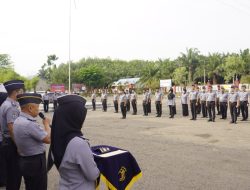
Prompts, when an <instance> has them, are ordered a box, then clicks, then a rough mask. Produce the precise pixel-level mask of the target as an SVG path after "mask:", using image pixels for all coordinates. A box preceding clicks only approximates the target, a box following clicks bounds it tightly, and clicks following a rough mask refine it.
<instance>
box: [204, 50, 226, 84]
mask: <svg viewBox="0 0 250 190" xmlns="http://www.w3.org/2000/svg"><path fill="white" fill-rule="evenodd" d="M222 63H223V59H222V56H221V54H219V53H213V54H209V55H208V58H207V67H206V69H207V75H208V77H209V78H212V81H213V84H217V80H218V76H221V75H222V74H221V73H222Z"/></svg>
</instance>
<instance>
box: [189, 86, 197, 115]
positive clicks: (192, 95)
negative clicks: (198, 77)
mask: <svg viewBox="0 0 250 190" xmlns="http://www.w3.org/2000/svg"><path fill="white" fill-rule="evenodd" d="M189 100H190V107H191V113H192V118H191V119H190V120H196V117H197V113H196V106H197V100H198V92H197V91H196V90H195V85H194V84H193V85H192V91H191V92H190V93H189Z"/></svg>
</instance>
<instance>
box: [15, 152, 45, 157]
mask: <svg viewBox="0 0 250 190" xmlns="http://www.w3.org/2000/svg"><path fill="white" fill-rule="evenodd" d="M40 156H45V152H44V153H41V154H36V155H32V156H20V157H21V158H24V159H32V158H38V157H40Z"/></svg>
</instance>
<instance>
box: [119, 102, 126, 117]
mask: <svg viewBox="0 0 250 190" xmlns="http://www.w3.org/2000/svg"><path fill="white" fill-rule="evenodd" d="M120 108H121V112H122V117H123V118H126V113H127V107H126V105H125V103H124V102H121V103H120Z"/></svg>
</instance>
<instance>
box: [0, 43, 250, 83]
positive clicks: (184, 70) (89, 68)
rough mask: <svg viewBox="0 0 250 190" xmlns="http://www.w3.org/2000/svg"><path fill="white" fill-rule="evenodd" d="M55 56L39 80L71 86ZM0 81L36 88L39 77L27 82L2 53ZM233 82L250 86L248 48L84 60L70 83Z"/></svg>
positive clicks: (65, 66)
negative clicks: (17, 80) (163, 56)
mask: <svg viewBox="0 0 250 190" xmlns="http://www.w3.org/2000/svg"><path fill="white" fill-rule="evenodd" d="M57 60H58V57H57V56H56V55H53V54H52V55H49V56H48V57H47V61H46V62H45V63H44V64H43V65H42V67H41V69H40V70H39V71H38V77H39V78H43V79H45V80H47V81H48V83H50V84H52V83H57V84H65V86H68V80H69V79H68V67H69V63H61V64H60V65H58V66H57V65H56V64H55V62H56V61H57ZM0 68H1V71H0V82H2V81H6V80H7V79H10V78H16V77H18V78H22V79H24V80H25V81H26V83H27V88H33V87H34V86H35V85H36V83H37V80H38V78H37V77H34V78H33V79H31V80H28V79H26V78H24V77H22V76H20V75H18V74H17V73H16V72H15V71H14V70H13V64H12V63H11V60H10V57H9V56H8V55H6V54H0ZM204 73H205V82H207V81H210V83H212V84H222V83H232V82H233V81H234V80H236V79H238V80H240V81H241V83H250V52H249V49H244V50H240V52H239V53H209V54H208V55H203V54H201V53H200V51H199V50H198V49H196V48H187V49H186V52H182V53H180V55H179V56H178V57H177V58H176V59H173V60H171V59H158V60H155V61H150V60H131V61H125V60H118V59H110V58H83V59H81V60H79V61H76V62H71V83H83V84H85V85H87V87H88V88H102V87H108V86H110V85H111V84H112V83H113V82H114V81H117V80H119V79H121V78H132V77H139V78H140V84H141V86H143V87H150V88H157V87H159V80H160V79H172V81H173V83H174V84H176V85H189V84H192V83H196V84H199V83H200V84H203V82H204Z"/></svg>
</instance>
